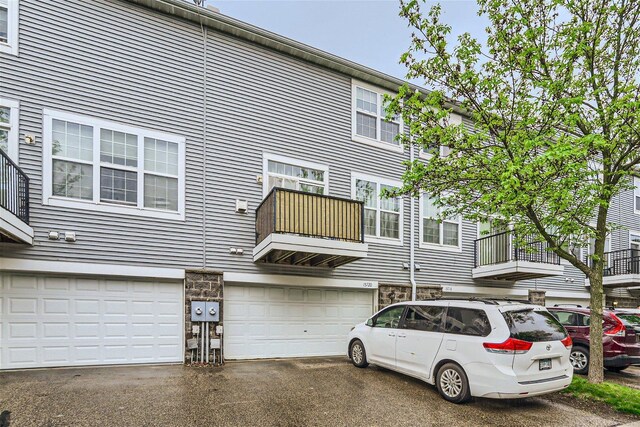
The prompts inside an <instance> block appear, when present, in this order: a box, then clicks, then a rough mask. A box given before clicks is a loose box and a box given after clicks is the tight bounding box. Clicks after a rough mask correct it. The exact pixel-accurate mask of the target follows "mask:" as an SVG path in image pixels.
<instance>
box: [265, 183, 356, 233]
mask: <svg viewBox="0 0 640 427" xmlns="http://www.w3.org/2000/svg"><path fill="white" fill-rule="evenodd" d="M272 233H280V234H293V235H298V236H305V237H316V238H323V239H332V240H342V241H347V242H358V243H363V242H364V203H363V202H359V201H357V200H351V199H345V198H340V197H333V196H323V195H319V194H311V193H305V192H303V191H296V190H288V189H284V188H274V189H273V190H271V192H270V193H269V194H268V195H267V197H265V199H264V200H263V201H262V203H260V205H259V206H258V208H257V209H256V245H258V244H259V243H260V242H261V241H263V240H264V239H265V238H266V237H267V236H268V235H270V234H272Z"/></svg>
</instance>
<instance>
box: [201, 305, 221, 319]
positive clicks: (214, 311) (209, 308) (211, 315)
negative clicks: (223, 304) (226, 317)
mask: <svg viewBox="0 0 640 427" xmlns="http://www.w3.org/2000/svg"><path fill="white" fill-rule="evenodd" d="M204 321H205V322H219V321H220V303H219V302H218V301H210V302H208V303H206V307H205V319H204Z"/></svg>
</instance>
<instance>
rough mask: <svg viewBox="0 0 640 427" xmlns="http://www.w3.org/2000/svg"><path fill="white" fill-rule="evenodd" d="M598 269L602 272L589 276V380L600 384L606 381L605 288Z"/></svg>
mask: <svg viewBox="0 0 640 427" xmlns="http://www.w3.org/2000/svg"><path fill="white" fill-rule="evenodd" d="M600 262H601V261H600ZM596 270H600V273H595V274H593V275H591V276H589V282H590V284H591V325H590V326H589V335H590V337H589V341H590V348H589V356H590V357H589V382H590V383H594V384H599V383H601V382H602V381H604V370H603V363H604V359H603V348H602V311H603V309H602V308H603V306H604V290H603V286H602V269H596Z"/></svg>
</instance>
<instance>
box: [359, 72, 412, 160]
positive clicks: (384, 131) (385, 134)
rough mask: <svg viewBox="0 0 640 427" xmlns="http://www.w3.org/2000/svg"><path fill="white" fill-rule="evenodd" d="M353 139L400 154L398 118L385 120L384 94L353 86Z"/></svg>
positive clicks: (399, 122)
mask: <svg viewBox="0 0 640 427" xmlns="http://www.w3.org/2000/svg"><path fill="white" fill-rule="evenodd" d="M352 90H353V139H354V140H356V141H360V142H364V143H367V144H372V145H375V146H378V147H383V148H388V149H391V150H393V151H397V152H402V150H403V148H402V146H401V145H400V142H399V141H398V140H397V136H398V134H400V132H402V121H401V120H400V117H394V118H393V120H391V121H389V120H386V116H387V113H386V110H385V102H384V94H385V92H383V91H380V90H379V89H375V88H372V87H370V86H367V85H365V84H361V83H354V85H353V88H352Z"/></svg>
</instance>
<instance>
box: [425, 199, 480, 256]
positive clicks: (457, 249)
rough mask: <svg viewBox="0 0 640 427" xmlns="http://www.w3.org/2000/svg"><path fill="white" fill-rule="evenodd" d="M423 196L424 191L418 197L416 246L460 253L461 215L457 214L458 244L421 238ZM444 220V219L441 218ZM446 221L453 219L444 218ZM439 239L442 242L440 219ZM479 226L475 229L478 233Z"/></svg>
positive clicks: (442, 230) (442, 231)
mask: <svg viewBox="0 0 640 427" xmlns="http://www.w3.org/2000/svg"><path fill="white" fill-rule="evenodd" d="M424 196H425V193H421V194H420V198H419V202H418V203H419V204H420V206H419V222H420V223H419V231H418V233H419V236H418V247H419V248H420V249H436V250H439V251H446V252H458V253H461V252H462V216H461V215H458V221H457V222H458V246H451V245H445V244H444V243H430V242H425V241H424V240H423V239H422V238H423V232H424V218H425V217H424V200H423V199H424ZM438 212H440V208H438ZM443 221H444V220H443ZM446 221H447V222H450V223H454V222H455V221H451V220H446ZM439 229H440V241H441V242H444V238H443V234H444V227H443V226H442V221H441V222H440V227H439ZM479 232H480V231H479V227H478V228H477V230H476V233H479Z"/></svg>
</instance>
